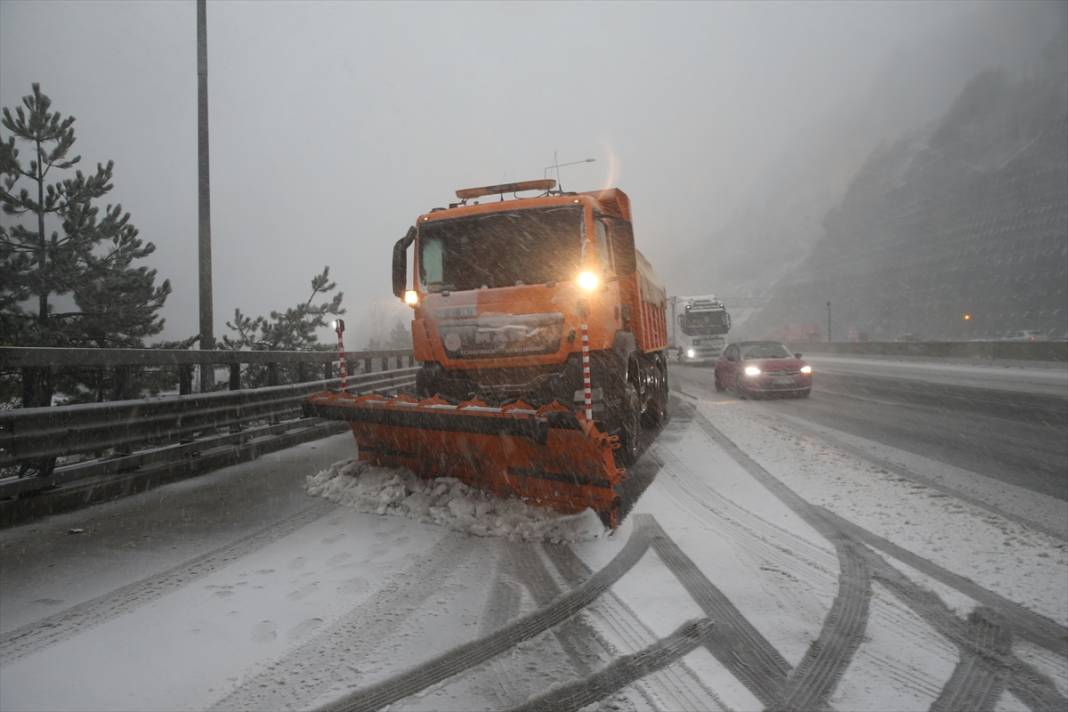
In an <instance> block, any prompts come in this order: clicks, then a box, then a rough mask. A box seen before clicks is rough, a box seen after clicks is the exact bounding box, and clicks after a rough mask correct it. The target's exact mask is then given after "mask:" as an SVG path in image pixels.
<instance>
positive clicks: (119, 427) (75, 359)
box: [0, 348, 418, 499]
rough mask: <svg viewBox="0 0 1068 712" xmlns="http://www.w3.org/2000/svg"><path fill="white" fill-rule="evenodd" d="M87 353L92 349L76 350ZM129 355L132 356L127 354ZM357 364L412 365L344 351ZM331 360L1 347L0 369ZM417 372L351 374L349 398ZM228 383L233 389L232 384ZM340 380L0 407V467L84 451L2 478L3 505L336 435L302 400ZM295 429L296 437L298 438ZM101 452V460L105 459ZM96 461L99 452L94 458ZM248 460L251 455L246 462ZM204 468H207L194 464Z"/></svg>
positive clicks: (410, 379)
mask: <svg viewBox="0 0 1068 712" xmlns="http://www.w3.org/2000/svg"><path fill="white" fill-rule="evenodd" d="M72 352H88V353H72ZM131 352H132V353H131ZM348 356H349V359H350V360H351V361H353V362H354V363H356V362H359V361H365V362H366V363H365V366H366V367H367V368H368V369H370V368H372V367H373V364H372V362H371V361H372V359H374V360H379V361H380V363H381V364H382V365H383V366H387V365H389V361H390V360H393V361H395V362H396V363H401V362H403V361H408V362H409V363H410V362H411V352H410V351H374V352H355V353H353V354H349V355H348ZM309 360H310V361H312V362H313V363H314V362H321V363H323V364H325V365H327V366H328V367H329V365H330V362H331V360H332V361H333V362H334V363H335V364H336V361H337V355H336V354H331V353H330V352H311V353H306V352H266V351H264V352H257V351H238V352H227V351H216V352H198V351H163V350H148V349H145V350H140V349H107V350H100V351H99V352H98V351H96V350H92V349H17V348H3V349H0V366H3V367H7V368H11V367H16V368H22V367H31V368H40V367H44V365H47V366H55V365H63V364H68V363H71V364H73V363H76V364H77V365H79V366H87V365H89V366H98V365H99V366H105V367H115V366H128V365H131V363H134V364H136V365H150V366H154V365H176V364H177V365H185V364H195V363H208V364H215V363H219V362H220V361H221V362H222V363H230V364H231V365H234V366H237V367H238V368H239V367H240V364H241V363H249V362H255V363H304V362H307V361H309ZM417 370H418V369H417V368H414V367H406V368H395V369H391V370H383V371H371V372H367V373H357V374H354V375H350V376H349V377H348V381H347V389H346V390H348V391H349V392H353V393H366V392H383V393H390V392H396V391H398V390H401V389H406V388H409V387H411V386H412V385H413V384H414V381H415V373H416V371H417ZM231 385H233V384H231ZM339 387H340V379H338V378H328V379H322V380H316V381H304V382H300V383H291V384H286V385H276V386H268V387H264V388H252V389H240V386H239V385H238V388H237V389H234V390H230V391H214V392H210V393H197V394H184V395H176V396H162V397H154V398H138V399H126V400H116V401H106V402H100V403H85V404H77V405H67V406H56V407H40V408H17V409H12V410H5V411H0V467H4V468H13V467H18V466H23V465H27V464H29V463H41V462H46V463H50V462H54V460H55V458H63V457H68V456H77V455H83V456H88V459H87V460H85V461H82V462H76V463H71V464H61V465H60V466H59V467H55V468H54V469H53V468H52V467H50V466H49V467H44V468H41V469H40V472H41V474H40V475H39V476H35V477H8V478H5V479H0V499H10V498H12V497H20V496H23V495H27V494H32V493H36V492H39V491H41V490H51V489H53V488H55V487H56V486H58V485H61V484H66V483H70V482H74V481H77V480H82V479H86V478H92V477H100V476H105V478H106V477H107V476H112V475H123V476H125V475H128V474H129V473H131V472H135V471H137V470H138V469H139V468H143V467H148V466H152V467H155V468H156V469H159V468H161V467H162V468H166V467H170V468H171V469H172V470H176V469H184V470H190V469H192V470H197V469H198V468H197V467H192V468H190V467H188V464H189V462H190V460H191V459H195V458H197V457H198V456H199V455H200V454H202V453H205V452H207V451H209V450H212V449H218V448H231V449H240V448H245V449H246V450H248V448H247V447H246V446H247V445H248V444H249V443H251V442H253V441H254V442H255V446H254V447H252V450H258V451H261V452H262V451H269V450H271V449H277V448H272V447H271V446H270V445H269V444H268V443H267V442H266V441H267V440H270V439H276V440H279V441H280V442H283V443H287V444H282V445H280V446H281V447H288V446H289V445H290V444H296V443H297V442H304V441H306V440H310V439H314V438H316V437H324V436H326V435H329V434H332V433H335V432H341V431H342V430H344V429H345V427H346V426H345V425H344V424H342V423H336V422H333V421H323V420H321V419H318V418H304V417H302V414H301V404H302V402H303V400H304V398H305V397H306V396H307V395H308V394H310V393H314V392H317V391H322V390H328V389H338V388H339ZM294 431H300V432H299V433H295V432H294ZM105 453H107V454H105ZM94 455H99V456H97V457H93V456H94ZM244 459H248V458H247V457H246V458H244ZM200 469H203V468H200Z"/></svg>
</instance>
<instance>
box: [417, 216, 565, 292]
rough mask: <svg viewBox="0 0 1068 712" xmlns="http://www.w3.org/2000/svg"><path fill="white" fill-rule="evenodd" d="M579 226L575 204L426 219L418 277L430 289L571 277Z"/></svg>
mask: <svg viewBox="0 0 1068 712" xmlns="http://www.w3.org/2000/svg"><path fill="white" fill-rule="evenodd" d="M582 225H583V220H582V208H581V207H579V206H575V205H567V206H561V207H552V208H528V209H525V210H513V211H509V212H504V213H491V214H488V215H476V216H472V217H465V218H453V219H449V220H434V221H430V222H424V223H423V224H422V225H420V229H419V243H418V244H419V245H420V252H419V258H420V259H419V279H420V281H421V282H422V284H423V285H424V286H425V287H426V288H427V289H428V290H429V291H431V292H439V291H443V290H450V291H463V290H468V289H479V288H481V287H491V288H492V287H511V286H515V285H520V284H545V283H548V282H562V281H569V280H573V279H575V277H576V275H577V274H578V272H579V265H580V260H581V256H582V237H583V227H582ZM490 255H492V256H493V259H492V260H487V256H490Z"/></svg>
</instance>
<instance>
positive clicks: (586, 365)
mask: <svg viewBox="0 0 1068 712" xmlns="http://www.w3.org/2000/svg"><path fill="white" fill-rule="evenodd" d="M582 400H583V404H584V405H585V406H586V420H588V421H589V422H591V423H592V422H593V383H592V381H591V379H590V333H589V327H588V326H587V325H586V324H585V323H583V324H582Z"/></svg>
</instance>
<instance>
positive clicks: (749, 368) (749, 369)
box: [745, 366, 760, 376]
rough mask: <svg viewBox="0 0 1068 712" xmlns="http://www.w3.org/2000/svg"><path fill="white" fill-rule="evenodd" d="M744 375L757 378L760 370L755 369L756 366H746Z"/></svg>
mask: <svg viewBox="0 0 1068 712" xmlns="http://www.w3.org/2000/svg"><path fill="white" fill-rule="evenodd" d="M745 375H747V376H759V375H760V369H759V368H757V367H756V366H746V367H745Z"/></svg>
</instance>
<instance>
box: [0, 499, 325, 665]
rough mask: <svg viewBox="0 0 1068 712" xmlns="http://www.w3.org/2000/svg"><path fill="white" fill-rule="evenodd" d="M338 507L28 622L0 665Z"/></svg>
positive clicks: (2, 645) (3, 650)
mask: <svg viewBox="0 0 1068 712" xmlns="http://www.w3.org/2000/svg"><path fill="white" fill-rule="evenodd" d="M335 509H337V505H336V504H334V503H333V502H325V501H320V502H316V503H315V504H313V505H311V506H310V507H307V508H306V509H303V510H301V511H300V512H298V513H297V514H295V515H293V516H291V517H289V518H287V519H283V520H281V521H280V522H276V523H274V524H271V525H269V526H267V527H264V528H262V529H260V530H258V531H255V532H253V533H252V534H249V535H248V536H245V537H242V538H241V539H238V540H237V541H235V542H232V543H230V544H227V545H225V546H223V547H220V548H217V549H214V550H213V551H209V552H208V553H206V554H202V555H200V556H197V557H195V558H193V559H190V560H189V561H187V562H185V563H182V564H179V565H177V566H175V567H173V568H170V569H168V570H166V571H163V572H162V573H159V574H156V575H154V576H149V577H148V578H144V579H141V580H140V581H135V582H133V583H130V584H127V585H125V586H122V587H121V588H118V589H116V590H114V591H112V592H110V593H105V594H103V595H102V596H97V597H96V598H94V599H91V600H89V601H85V602H84V603H79V604H78V605H76V606H72V607H71V608H68V609H66V610H64V611H60V612H59V613H55V614H53V615H51V616H48V617H47V618H42V619H41V620H37V621H34V622H33V623H28V624H26V625H24V626H22V627H20V628H16V629H14V630H12V631H10V632H8V633H6V634H4V635H3V636H0V665H7V664H9V663H12V662H14V661H15V660H18V659H19V658H22V657H25V656H27V655H30V654H31V653H35V652H37V651H38V650H41V649H42V648H46V647H48V646H50V645H55V644H56V643H59V642H61V641H63V640H66V639H68V638H71V637H73V636H75V635H78V634H79V633H81V632H83V631H86V630H89V629H90V628H94V627H96V626H98V625H101V624H103V623H106V622H107V621H109V620H111V619H113V618H117V617H118V616H121V615H123V614H125V613H127V612H129V611H131V610H133V609H134V608H137V607H139V606H143V605H145V604H148V603H151V602H152V601H155V600H156V599H158V598H161V597H163V596H164V595H166V594H168V593H170V592H171V591H174V590H177V589H179V588H182V587H183V586H187V585H189V584H190V583H191V582H193V581H196V580H197V579H201V578H204V577H205V576H207V575H208V574H211V573H213V572H214V571H216V570H218V569H220V568H222V567H224V566H227V565H229V564H231V563H233V562H234V561H236V560H238V559H240V558H242V557H244V556H247V555H248V554H250V553H252V552H253V551H256V550H257V549H261V548H263V547H265V546H267V545H268V544H271V543H273V542H275V541H278V540H279V539H282V538H283V537H286V536H288V535H289V534H292V533H293V532H295V531H297V530H298V529H300V528H302V527H304V526H306V525H308V524H310V523H311V522H314V521H315V520H316V519H319V518H320V517H323V516H325V515H326V514H328V513H330V512H332V511H333V510H335Z"/></svg>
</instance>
